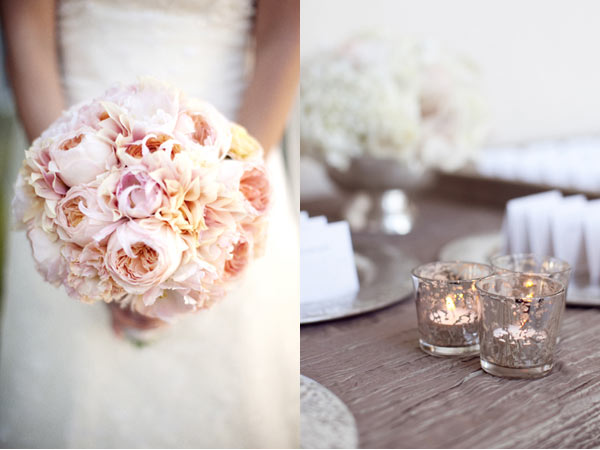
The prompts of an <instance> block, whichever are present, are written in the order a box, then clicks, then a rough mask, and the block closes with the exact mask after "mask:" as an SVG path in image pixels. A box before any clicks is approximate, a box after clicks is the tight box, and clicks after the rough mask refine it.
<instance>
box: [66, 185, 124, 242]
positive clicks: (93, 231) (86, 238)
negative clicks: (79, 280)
mask: <svg viewBox="0 0 600 450" xmlns="http://www.w3.org/2000/svg"><path fill="white" fill-rule="evenodd" d="M99 200H100V199H99V197H98V191H97V189H96V188H94V187H90V186H85V185H83V186H75V187H72V188H71V189H69V192H67V195H66V196H65V197H64V198H63V199H62V200H60V201H59V202H58V204H57V207H56V225H57V232H58V235H59V236H60V238H61V239H62V240H64V241H65V242H74V243H75V244H78V245H80V246H82V247H84V246H85V245H87V244H89V243H90V242H92V241H93V240H94V238H96V239H97V240H101V239H103V238H104V237H105V236H107V235H108V234H110V233H111V232H112V231H113V230H114V229H115V228H116V226H117V225H118V224H117V223H115V221H114V220H113V214H112V211H110V210H108V209H107V208H105V207H103V206H102V204H101V202H99Z"/></svg>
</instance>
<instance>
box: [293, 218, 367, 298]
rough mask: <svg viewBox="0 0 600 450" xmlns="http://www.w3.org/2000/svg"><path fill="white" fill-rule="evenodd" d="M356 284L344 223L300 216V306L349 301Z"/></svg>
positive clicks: (345, 223) (350, 244)
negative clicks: (332, 301) (301, 304)
mask: <svg viewBox="0 0 600 450" xmlns="http://www.w3.org/2000/svg"><path fill="white" fill-rule="evenodd" d="M358 290H359V281H358V274H357V271H356V264H355V262H354V251H353V249H352V239H351V235H350V227H349V226H348V222H334V223H327V219H326V218H325V216H318V217H310V218H309V217H308V215H307V214H306V213H301V215H300V303H312V302H322V301H329V300H338V299H339V300H348V301H351V300H352V298H353V295H352V294H353V293H355V292H358Z"/></svg>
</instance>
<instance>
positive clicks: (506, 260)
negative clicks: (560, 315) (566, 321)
mask: <svg viewBox="0 0 600 450" xmlns="http://www.w3.org/2000/svg"><path fill="white" fill-rule="evenodd" d="M490 264H491V265H492V267H493V268H494V270H495V271H496V273H508V272H517V273H526V274H532V275H545V276H548V277H550V278H552V279H554V280H558V281H560V282H561V283H562V284H563V285H564V286H565V298H566V295H567V293H568V290H569V280H570V279H571V266H570V265H569V263H568V262H566V261H563V260H562V259H559V258H556V257H554V256H541V255H536V254H534V253H513V254H510V255H497V256H493V257H492V258H490ZM565 307H566V301H565ZM556 342H557V343H558V342H560V326H559V334H557V336H556Z"/></svg>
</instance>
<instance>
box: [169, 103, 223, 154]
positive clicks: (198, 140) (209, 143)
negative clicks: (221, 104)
mask: <svg viewBox="0 0 600 450" xmlns="http://www.w3.org/2000/svg"><path fill="white" fill-rule="evenodd" d="M184 111H185V112H184V114H181V115H180V116H179V120H178V122H177V125H176V128H175V134H176V135H183V136H185V137H186V138H187V139H189V140H190V141H191V142H192V143H195V144H196V145H197V146H198V147H199V148H198V150H197V151H204V152H206V151H207V150H208V151H210V152H212V153H214V155H215V156H216V157H217V158H219V159H221V158H224V157H225V155H226V154H227V152H228V151H229V149H230V148H231V140H232V133H231V123H230V122H229V121H228V120H227V119H226V118H225V117H224V116H223V115H222V114H221V113H219V112H218V111H217V110H216V109H215V108H214V107H213V106H212V105H209V104H208V103H205V102H201V101H198V100H193V99H190V100H188V101H187V103H186V105H185V107H184Z"/></svg>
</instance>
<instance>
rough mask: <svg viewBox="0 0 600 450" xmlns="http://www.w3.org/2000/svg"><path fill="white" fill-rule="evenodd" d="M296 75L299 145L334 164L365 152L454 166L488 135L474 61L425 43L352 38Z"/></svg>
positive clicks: (445, 167) (376, 37)
mask: <svg viewBox="0 0 600 450" xmlns="http://www.w3.org/2000/svg"><path fill="white" fill-rule="evenodd" d="M301 80H302V81H301V120H302V127H301V129H302V141H303V142H302V144H303V150H304V151H308V152H309V153H311V154H312V155H313V156H316V157H317V158H319V159H321V160H325V161H327V162H328V163H329V164H332V165H335V166H336V167H339V168H343V167H345V166H346V165H347V164H348V163H349V162H350V159H351V158H352V157H357V156H361V155H370V156H374V157H378V158H392V159H396V160H398V161H400V162H401V163H408V162H410V163H416V162H418V163H421V164H422V165H424V166H426V167H432V168H440V169H443V170H455V169H457V168H459V167H461V166H462V165H463V164H464V163H465V162H466V161H468V160H469V159H470V158H471V157H472V156H473V154H474V152H475V151H476V150H477V148H478V147H479V146H480V144H481V143H482V141H483V139H484V137H485V135H486V132H487V114H486V107H485V102H484V100H483V97H482V95H481V93H480V89H479V88H478V74H477V72H476V70H475V68H474V66H473V65H472V64H470V63H469V62H468V61H466V60H465V59H460V58H457V57H456V56H454V55H452V54H450V53H448V52H443V51H442V50H441V49H440V48H439V47H437V46H435V45H432V44H429V43H427V44H417V43H414V42H412V41H410V40H407V39H403V40H390V39H386V38H384V37H382V36H381V35H374V36H373V35H371V36H362V37H357V38H354V39H352V40H350V41H349V42H347V43H346V44H344V45H343V46H342V47H340V48H337V49H335V50H333V51H330V52H325V53H321V54H319V55H317V56H316V57H314V58H312V59H309V60H307V61H306V62H305V63H304V64H303V67H302V77H301Z"/></svg>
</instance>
